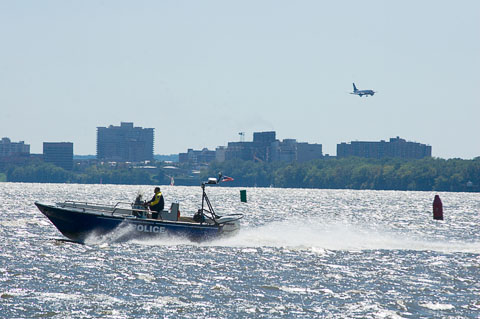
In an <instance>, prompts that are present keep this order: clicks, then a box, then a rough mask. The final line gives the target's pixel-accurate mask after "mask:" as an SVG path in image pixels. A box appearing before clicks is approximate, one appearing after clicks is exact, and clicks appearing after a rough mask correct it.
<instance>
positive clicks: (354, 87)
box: [353, 83, 358, 92]
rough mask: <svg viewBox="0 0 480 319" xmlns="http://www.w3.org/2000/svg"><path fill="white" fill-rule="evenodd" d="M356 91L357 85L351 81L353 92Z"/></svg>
mask: <svg viewBox="0 0 480 319" xmlns="http://www.w3.org/2000/svg"><path fill="white" fill-rule="evenodd" d="M357 91H358V89H357V87H356V86H355V83H353V92H357Z"/></svg>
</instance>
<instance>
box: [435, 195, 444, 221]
mask: <svg viewBox="0 0 480 319" xmlns="http://www.w3.org/2000/svg"><path fill="white" fill-rule="evenodd" d="M433 219H436V220H443V205H442V200H441V199H440V196H438V195H435V198H434V199H433Z"/></svg>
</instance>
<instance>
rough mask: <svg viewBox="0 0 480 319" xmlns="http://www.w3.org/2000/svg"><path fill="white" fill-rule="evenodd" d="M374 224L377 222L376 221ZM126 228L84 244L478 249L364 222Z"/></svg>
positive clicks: (479, 246)
mask: <svg viewBox="0 0 480 319" xmlns="http://www.w3.org/2000/svg"><path fill="white" fill-rule="evenodd" d="M377 226H378V225H377ZM129 231H130V228H129V227H127V225H121V226H120V227H118V228H117V229H116V230H115V231H114V232H112V233H109V234H108V235H103V236H96V235H91V236H90V237H89V238H88V239H87V241H86V242H85V243H86V244H94V245H98V244H109V243H118V242H125V241H128V242H129V243H133V244H139V245H151V246H181V245H194V246H204V247H209V246H210V247H217V246H220V247H245V248H248V247H250V248H258V247H272V248H286V249H292V250H310V251H314V252H322V251H325V250H344V251H362V250H384V249H386V250H416V251H438V252H444V253H453V252H463V253H480V242H478V241H477V242H465V241H461V240H449V239H447V238H440V239H439V238H438V237H436V238H431V237H429V235H427V234H423V235H422V234H419V233H418V232H408V231H407V232H405V231H395V230H394V229H391V228H387V227H385V228H383V229H382V228H378V227H377V228H375V229H372V228H369V227H368V226H365V225H359V224H348V223H343V222H333V223H315V222H310V223H300V222H298V221H293V220H286V221H282V222H272V223H269V224H266V225H262V226H257V227H250V228H248V227H247V228H243V229H241V230H240V231H239V233H238V234H236V235H234V236H231V237H223V238H218V239H214V240H211V241H206V242H200V243H198V242H193V241H191V240H189V239H188V238H186V237H180V236H165V237H160V238H155V239H127V236H128V233H129Z"/></svg>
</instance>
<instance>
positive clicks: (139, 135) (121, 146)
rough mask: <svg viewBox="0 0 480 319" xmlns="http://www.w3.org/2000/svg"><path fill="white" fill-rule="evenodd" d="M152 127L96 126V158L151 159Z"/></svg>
mask: <svg viewBox="0 0 480 319" xmlns="http://www.w3.org/2000/svg"><path fill="white" fill-rule="evenodd" d="M153 130H154V129H153V128H142V127H134V126H133V123H128V122H122V123H121V124H120V126H113V125H110V126H109V127H97V159H99V160H105V161H114V162H141V161H151V160H153Z"/></svg>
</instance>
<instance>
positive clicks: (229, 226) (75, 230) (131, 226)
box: [35, 178, 243, 243]
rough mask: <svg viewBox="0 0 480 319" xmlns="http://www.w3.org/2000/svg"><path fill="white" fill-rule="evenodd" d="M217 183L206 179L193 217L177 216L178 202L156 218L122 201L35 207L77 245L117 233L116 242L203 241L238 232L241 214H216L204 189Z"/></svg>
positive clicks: (66, 202)
mask: <svg viewBox="0 0 480 319" xmlns="http://www.w3.org/2000/svg"><path fill="white" fill-rule="evenodd" d="M218 183H219V180H217V179H216V178H209V179H208V181H207V182H203V183H202V184H201V187H202V206H201V208H200V209H198V211H197V212H196V213H195V214H194V215H193V216H192V217H183V216H182V217H180V213H179V203H172V205H171V207H170V209H169V210H163V211H162V212H160V213H159V214H158V217H157V218H153V217H152V214H151V212H150V211H148V210H146V209H144V208H143V207H142V206H138V205H135V204H132V203H124V202H118V203H117V204H115V205H104V204H96V203H87V202H76V201H65V202H63V203H56V204H45V203H40V202H35V205H36V206H37V207H38V209H39V210H40V211H41V212H42V213H43V214H44V215H45V216H46V217H47V218H48V219H49V220H50V221H51V222H52V224H53V225H55V227H57V229H58V230H59V231H60V232H61V233H62V234H63V235H64V236H65V237H67V238H68V239H70V240H72V241H75V242H79V243H85V242H86V240H87V239H88V238H90V237H91V236H105V235H108V234H111V233H114V232H116V231H117V230H118V233H117V234H120V235H121V236H119V237H118V238H116V239H115V240H116V241H125V240H130V239H149V238H157V237H161V236H180V237H186V238H188V239H190V240H193V241H204V240H209V239H214V238H216V237H219V236H225V235H231V234H234V233H236V232H238V230H239V229H240V219H241V218H243V214H229V215H223V216H220V215H217V214H216V213H215V211H214V209H213V207H212V204H211V203H210V200H209V199H208V196H207V193H206V192H205V186H206V185H211V184H218ZM153 215H154V216H155V214H153ZM94 238H95V237H94ZM97 238H98V237H97Z"/></svg>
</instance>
